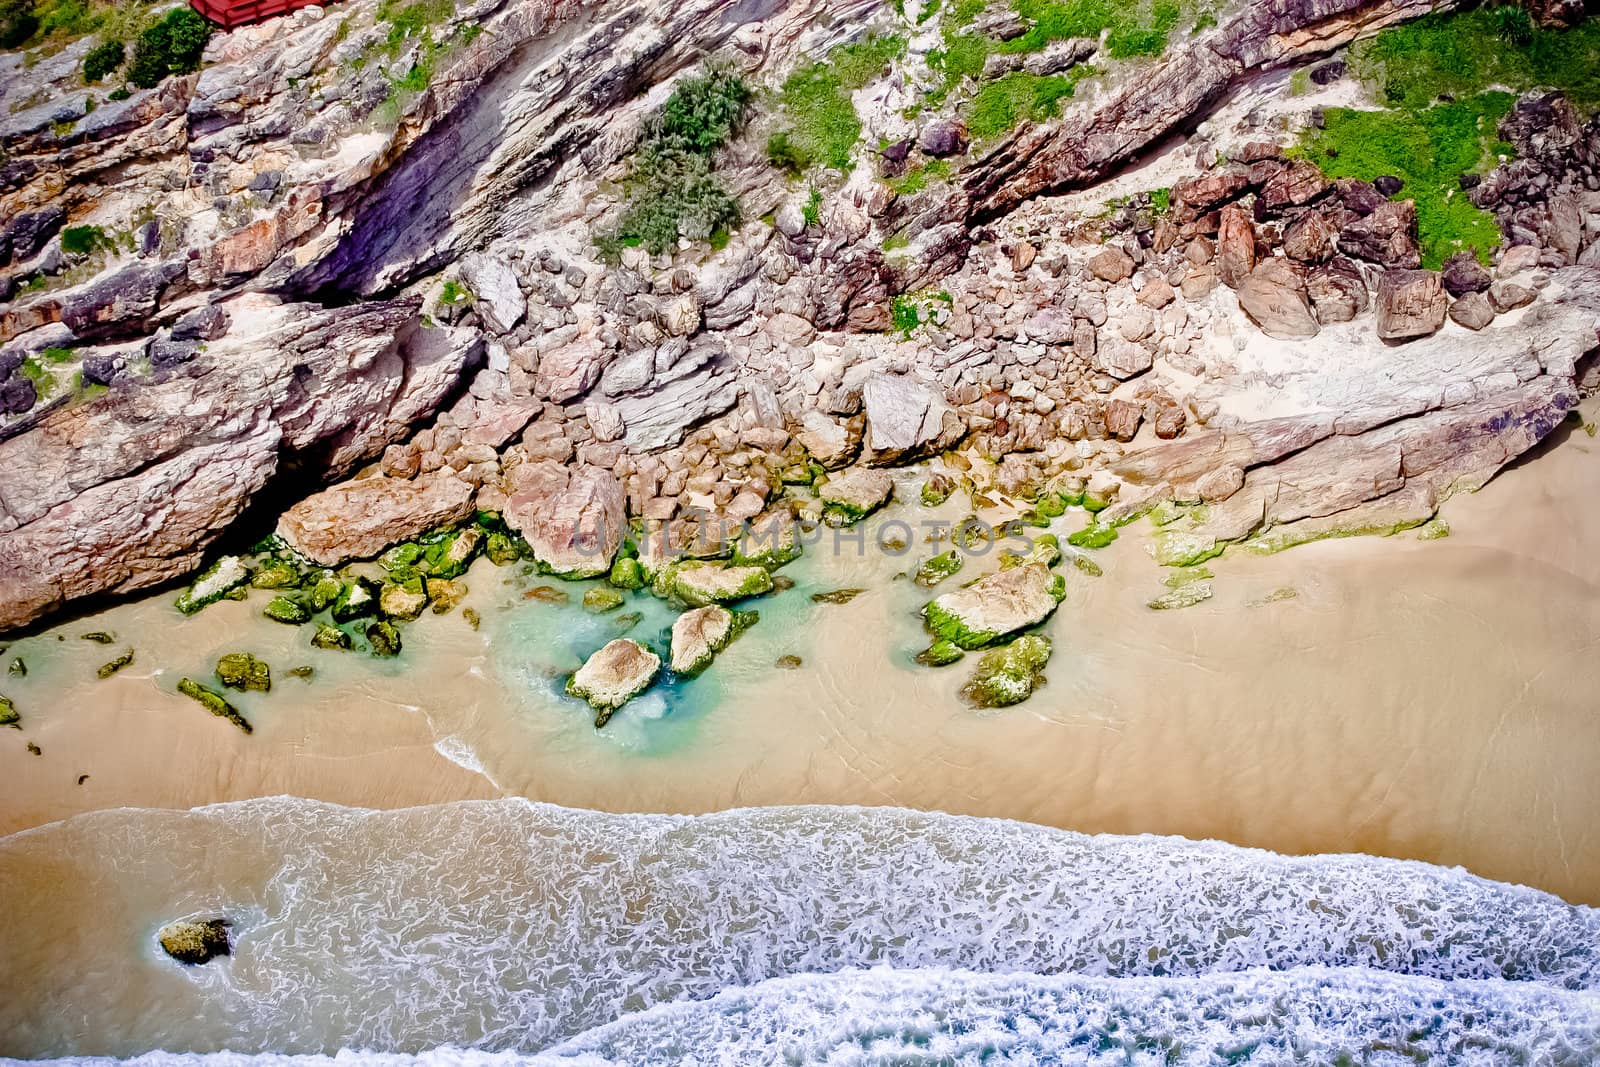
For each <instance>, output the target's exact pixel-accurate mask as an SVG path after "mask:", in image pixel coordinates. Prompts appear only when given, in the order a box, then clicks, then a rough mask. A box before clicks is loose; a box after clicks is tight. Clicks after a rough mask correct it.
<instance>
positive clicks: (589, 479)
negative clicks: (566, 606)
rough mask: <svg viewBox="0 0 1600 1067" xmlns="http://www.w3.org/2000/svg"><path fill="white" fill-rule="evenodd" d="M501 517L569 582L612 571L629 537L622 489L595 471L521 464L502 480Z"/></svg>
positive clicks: (543, 563)
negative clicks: (623, 544)
mask: <svg viewBox="0 0 1600 1067" xmlns="http://www.w3.org/2000/svg"><path fill="white" fill-rule="evenodd" d="M505 492H506V497H507V503H506V506H505V509H504V511H503V515H502V517H503V518H504V519H505V523H506V525H507V526H509V527H510V528H511V529H512V530H515V531H516V532H517V533H520V534H521V535H522V537H523V539H524V540H525V541H527V543H528V547H529V549H530V550H531V551H532V552H533V558H534V559H535V560H537V561H538V562H539V564H540V565H541V566H543V567H545V568H547V569H548V570H549V571H551V572H552V573H555V574H559V575H562V576H564V577H569V578H593V577H597V576H599V575H602V574H606V573H608V572H609V571H610V570H611V560H612V557H614V556H615V555H616V554H617V548H618V546H620V545H621V544H622V538H623V535H624V534H625V533H626V532H627V517H626V514H625V512H624V502H625V497H624V494H623V491H622V484H621V483H620V482H618V481H617V479H616V477H615V476H614V475H612V473H611V472H610V471H606V470H601V469H598V468H595V467H578V468H576V469H574V470H570V471H569V470H568V469H567V468H565V467H563V466H562V465H561V464H559V463H556V462H553V461H551V460H541V461H539V462H537V463H524V464H522V465H521V466H519V467H516V468H515V469H514V470H513V471H512V472H511V474H510V475H508V477H507V479H506V488H505Z"/></svg>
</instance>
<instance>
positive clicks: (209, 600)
mask: <svg viewBox="0 0 1600 1067" xmlns="http://www.w3.org/2000/svg"><path fill="white" fill-rule="evenodd" d="M249 580H250V567H249V565H248V564H246V563H245V561H244V560H242V559H240V558H239V557H238V556H223V557H222V558H221V559H219V560H217V561H216V562H215V563H213V564H212V565H211V566H209V567H207V568H206V569H205V570H204V571H202V572H201V573H200V577H198V578H196V579H195V580H194V583H193V584H192V585H190V586H189V588H188V589H185V590H184V591H183V592H182V593H180V594H179V595H178V599H177V600H175V601H173V605H174V606H175V607H176V608H177V609H178V610H179V611H181V612H183V613H184V614H185V615H193V614H194V613H195V612H197V611H199V610H200V609H201V608H204V607H206V606H207V605H210V604H215V603H216V602H217V601H219V600H221V599H222V598H223V597H225V596H227V595H228V594H229V593H232V592H233V591H234V590H236V589H238V588H240V587H241V586H243V585H244V584H245V583H246V582H248V581H249Z"/></svg>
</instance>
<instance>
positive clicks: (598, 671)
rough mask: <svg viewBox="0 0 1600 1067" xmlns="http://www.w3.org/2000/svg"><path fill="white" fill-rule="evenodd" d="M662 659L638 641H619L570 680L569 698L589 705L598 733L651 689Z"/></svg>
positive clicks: (574, 674)
mask: <svg viewBox="0 0 1600 1067" xmlns="http://www.w3.org/2000/svg"><path fill="white" fill-rule="evenodd" d="M660 670H661V657H660V656H658V655H656V654H655V653H654V652H652V651H650V650H649V649H648V648H646V647H644V646H643V645H641V644H640V643H639V642H637V641H631V640H629V639H628V638H626V637H619V638H617V639H616V640H615V641H612V642H611V643H610V644H608V645H606V646H605V647H604V648H602V649H601V650H600V651H598V652H596V653H595V654H594V655H592V656H590V657H589V658H588V659H587V660H585V661H584V664H583V666H581V667H579V668H578V669H577V670H576V671H574V672H573V674H572V677H570V678H568V679H567V695H568V696H575V697H578V698H580V699H582V700H586V701H588V702H589V706H590V707H591V708H593V709H594V725H595V727H596V728H597V729H598V728H599V727H601V726H604V725H605V724H606V723H607V722H609V721H610V720H611V716H612V715H613V714H615V712H616V710H617V709H618V708H620V707H622V706H623V705H624V704H626V703H627V702H628V701H630V700H632V699H633V698H634V697H636V696H638V695H639V694H640V693H642V692H644V691H645V690H646V689H648V688H650V683H651V682H653V681H655V677H656V673H657V672H658V671H660Z"/></svg>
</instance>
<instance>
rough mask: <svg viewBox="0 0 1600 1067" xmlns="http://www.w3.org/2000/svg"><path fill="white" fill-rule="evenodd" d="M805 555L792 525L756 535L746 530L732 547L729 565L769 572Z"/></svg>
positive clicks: (754, 532)
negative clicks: (757, 568)
mask: <svg viewBox="0 0 1600 1067" xmlns="http://www.w3.org/2000/svg"><path fill="white" fill-rule="evenodd" d="M804 554H805V546H804V545H802V544H801V543H800V537H799V533H798V531H797V529H796V528H795V526H794V524H792V523H788V524H785V525H783V526H781V527H776V528H773V529H769V530H767V531H765V532H761V533H757V532H756V531H755V530H747V531H746V532H745V534H744V536H742V537H740V538H739V541H738V544H736V545H735V546H734V549H733V558H732V560H731V563H732V565H733V566H735V567H762V568H765V569H766V570H769V571H775V570H778V569H779V568H780V567H786V566H788V565H789V564H791V563H793V562H794V561H795V560H797V559H799V558H800V557H801V556H802V555H804Z"/></svg>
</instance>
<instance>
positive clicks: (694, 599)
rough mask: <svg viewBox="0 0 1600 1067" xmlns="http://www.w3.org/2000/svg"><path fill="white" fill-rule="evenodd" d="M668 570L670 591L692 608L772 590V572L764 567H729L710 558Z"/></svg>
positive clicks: (740, 598) (726, 601) (758, 594)
mask: <svg viewBox="0 0 1600 1067" xmlns="http://www.w3.org/2000/svg"><path fill="white" fill-rule="evenodd" d="M668 573H669V574H670V577H671V588H670V592H672V593H674V594H676V596H677V597H678V599H679V600H681V601H683V602H684V603H685V604H689V605H691V606H693V607H704V606H705V605H707V604H722V603H728V602H730V601H734V600H743V599H745V598H746V597H752V596H761V595H762V594H763V593H770V592H772V573H771V572H770V571H768V570H767V569H766V568H765V567H730V566H727V565H725V564H722V563H717V562H714V561H711V560H690V561H689V562H686V563H680V564H677V565H676V566H675V567H673V568H672V569H671V570H670V571H669V572H668Z"/></svg>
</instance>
